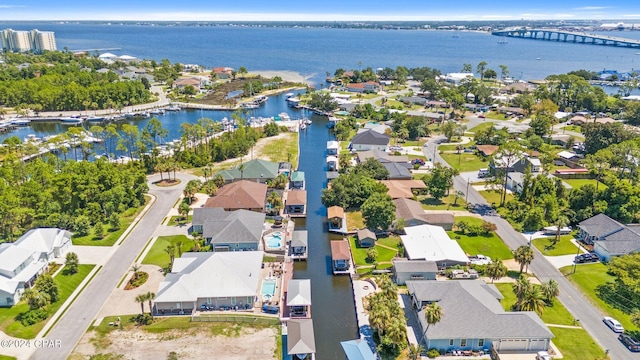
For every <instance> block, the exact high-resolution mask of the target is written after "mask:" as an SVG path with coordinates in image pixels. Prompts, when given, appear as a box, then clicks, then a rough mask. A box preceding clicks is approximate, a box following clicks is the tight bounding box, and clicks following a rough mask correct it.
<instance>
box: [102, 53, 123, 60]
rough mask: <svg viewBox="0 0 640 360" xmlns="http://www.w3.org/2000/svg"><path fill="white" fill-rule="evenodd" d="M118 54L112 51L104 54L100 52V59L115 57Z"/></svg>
mask: <svg viewBox="0 0 640 360" xmlns="http://www.w3.org/2000/svg"><path fill="white" fill-rule="evenodd" d="M117 57H118V56H117V55H116V54H112V53H104V54H100V55H98V59H115V58H117Z"/></svg>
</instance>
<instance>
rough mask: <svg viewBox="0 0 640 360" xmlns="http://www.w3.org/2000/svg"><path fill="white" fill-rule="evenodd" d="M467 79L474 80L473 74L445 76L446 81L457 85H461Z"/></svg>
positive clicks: (449, 74) (450, 74)
mask: <svg viewBox="0 0 640 360" xmlns="http://www.w3.org/2000/svg"><path fill="white" fill-rule="evenodd" d="M466 78H473V73H448V74H446V75H444V81H446V82H448V83H452V84H455V85H458V84H460V82H462V81H463V80H464V79H466Z"/></svg>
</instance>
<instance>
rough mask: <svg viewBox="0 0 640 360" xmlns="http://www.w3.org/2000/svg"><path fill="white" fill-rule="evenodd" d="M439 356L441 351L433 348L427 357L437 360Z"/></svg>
mask: <svg viewBox="0 0 640 360" xmlns="http://www.w3.org/2000/svg"><path fill="white" fill-rule="evenodd" d="M438 356H440V351H438V349H436V348H431V349H429V351H427V357H428V358H429V359H435V358H437V357H438Z"/></svg>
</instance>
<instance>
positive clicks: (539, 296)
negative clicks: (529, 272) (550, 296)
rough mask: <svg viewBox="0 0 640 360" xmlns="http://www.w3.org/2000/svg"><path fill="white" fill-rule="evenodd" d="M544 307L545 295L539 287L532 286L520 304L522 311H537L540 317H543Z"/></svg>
mask: <svg viewBox="0 0 640 360" xmlns="http://www.w3.org/2000/svg"><path fill="white" fill-rule="evenodd" d="M544 306H545V302H544V294H543V292H542V290H541V289H540V287H539V286H531V287H530V288H529V289H528V291H526V292H525V293H524V296H523V297H522V301H521V302H520V310H521V311H535V312H536V313H537V314H538V315H542V312H543V311H544Z"/></svg>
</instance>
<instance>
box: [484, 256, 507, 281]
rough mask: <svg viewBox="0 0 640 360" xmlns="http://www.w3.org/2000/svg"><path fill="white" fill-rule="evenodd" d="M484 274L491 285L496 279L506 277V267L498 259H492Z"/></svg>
mask: <svg viewBox="0 0 640 360" xmlns="http://www.w3.org/2000/svg"><path fill="white" fill-rule="evenodd" d="M485 274H486V275H487V276H488V277H489V278H490V279H491V283H492V284H493V281H494V280H496V279H500V278H501V277H504V276H505V275H507V267H506V266H505V265H504V263H502V261H501V260H500V259H497V258H496V259H493V261H491V263H490V264H489V265H487V269H486V270H485Z"/></svg>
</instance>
